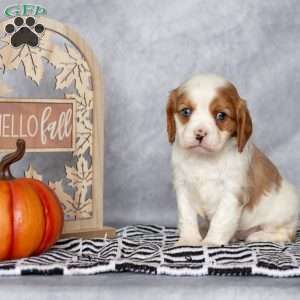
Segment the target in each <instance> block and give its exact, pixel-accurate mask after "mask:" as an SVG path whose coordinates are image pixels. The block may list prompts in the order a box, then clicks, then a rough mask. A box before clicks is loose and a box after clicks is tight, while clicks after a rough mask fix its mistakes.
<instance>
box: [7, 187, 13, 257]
mask: <svg viewBox="0 0 300 300" xmlns="http://www.w3.org/2000/svg"><path fill="white" fill-rule="evenodd" d="M8 191H9V197H10V218H11V219H10V220H11V222H10V226H11V240H10V244H9V251H8V253H7V258H9V259H10V258H11V255H12V252H13V249H14V240H15V232H14V227H15V216H14V211H15V210H14V199H13V196H12V189H11V182H9V181H8Z"/></svg>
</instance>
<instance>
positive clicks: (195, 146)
mask: <svg viewBox="0 0 300 300" xmlns="http://www.w3.org/2000/svg"><path fill="white" fill-rule="evenodd" d="M187 148H188V149H190V150H197V149H199V150H204V151H205V152H209V153H212V152H215V151H214V150H213V149H211V148H210V147H208V146H206V145H203V144H202V143H201V144H197V145H191V146H188V147H187Z"/></svg>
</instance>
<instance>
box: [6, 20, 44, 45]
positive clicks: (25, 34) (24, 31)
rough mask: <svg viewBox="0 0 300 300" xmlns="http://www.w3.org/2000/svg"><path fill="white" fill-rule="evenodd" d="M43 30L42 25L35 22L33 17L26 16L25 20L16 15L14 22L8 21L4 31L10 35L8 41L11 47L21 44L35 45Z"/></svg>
mask: <svg viewBox="0 0 300 300" xmlns="http://www.w3.org/2000/svg"><path fill="white" fill-rule="evenodd" d="M44 30H45V28H44V26H43V25H42V24H36V22H35V19H34V18H33V17H27V18H26V20H24V19H23V18H21V17H16V18H15V19H14V24H11V23H10V24H7V25H6V26H5V31H6V33H8V34H10V35H11V39H10V42H11V44H12V46H13V47H19V46H21V45H29V46H31V47H35V46H37V45H38V44H39V39H40V36H41V34H42V33H43V32H44Z"/></svg>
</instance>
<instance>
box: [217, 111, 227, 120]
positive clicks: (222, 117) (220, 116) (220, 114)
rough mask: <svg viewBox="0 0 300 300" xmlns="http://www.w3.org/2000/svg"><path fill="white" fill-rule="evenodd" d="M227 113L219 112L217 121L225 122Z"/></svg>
mask: <svg viewBox="0 0 300 300" xmlns="http://www.w3.org/2000/svg"><path fill="white" fill-rule="evenodd" d="M226 116H227V115H226V113H224V112H223V111H221V112H218V113H217V115H216V119H217V120H219V121H224V120H225V118H226Z"/></svg>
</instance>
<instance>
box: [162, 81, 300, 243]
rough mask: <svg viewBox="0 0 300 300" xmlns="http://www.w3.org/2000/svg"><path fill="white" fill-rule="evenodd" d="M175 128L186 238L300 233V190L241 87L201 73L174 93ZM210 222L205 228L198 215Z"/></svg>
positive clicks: (284, 238) (282, 238) (283, 237)
mask: <svg viewBox="0 0 300 300" xmlns="http://www.w3.org/2000/svg"><path fill="white" fill-rule="evenodd" d="M167 130H168V136H169V141H170V143H172V144H173V147H172V167H173V176H174V179H173V180H174V186H175V190H176V194H177V206H178V218H179V220H178V226H179V231H180V238H179V241H178V243H177V244H178V245H222V244H228V243H229V242H230V241H232V240H234V239H236V238H239V239H240V238H241V237H242V238H243V239H245V240H246V241H272V242H288V241H292V240H293V239H294V237H295V232H296V227H297V220H298V202H299V199H298V195H297V192H296V190H295V188H294V187H293V186H292V185H291V184H290V183H289V182H287V181H286V180H285V179H284V178H282V177H281V175H280V174H279V172H278V170H277V168H276V167H275V166H274V165H273V163H272V162H271V161H270V160H269V159H268V158H267V157H266V156H265V155H264V154H263V153H262V152H261V151H260V150H259V149H258V148H257V147H256V146H255V145H254V144H252V143H251V141H250V140H249V138H250V136H251V133H252V121H251V117H250V114H249V111H248V109H247V106H246V103H245V101H244V100H242V99H241V98H240V96H239V94H238V92H237V90H236V88H235V87H234V86H233V84H231V83H230V82H228V81H227V80H225V79H223V78H221V77H218V76H215V75H200V76H196V77H193V78H192V79H190V80H188V81H187V82H185V83H184V84H182V85H181V86H180V87H178V88H177V89H175V90H173V91H172V92H171V94H170V97H169V100H168V104H167ZM198 215H200V216H201V217H202V218H203V219H204V220H205V221H206V222H207V224H208V232H207V234H206V236H205V237H204V236H201V234H200V232H199V228H198V222H197V216H198Z"/></svg>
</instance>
